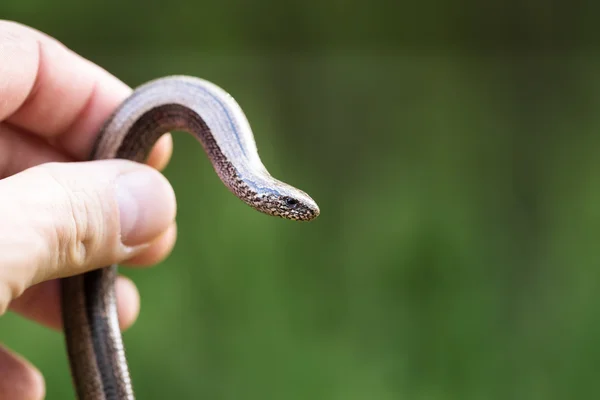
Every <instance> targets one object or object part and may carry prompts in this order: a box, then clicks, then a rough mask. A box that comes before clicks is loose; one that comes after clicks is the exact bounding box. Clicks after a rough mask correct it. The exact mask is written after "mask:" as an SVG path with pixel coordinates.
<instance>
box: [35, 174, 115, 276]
mask: <svg viewBox="0 0 600 400" xmlns="http://www.w3.org/2000/svg"><path fill="white" fill-rule="evenodd" d="M61 171H62V169H61V166H60V165H59V164H56V163H49V164H44V165H43V166H40V168H39V173H42V174H44V175H46V177H45V178H46V179H47V181H48V182H50V184H51V185H52V186H53V190H54V191H55V192H56V193H57V195H58V199H59V201H58V207H59V208H60V210H59V215H60V223H57V224H55V225H54V227H53V231H54V232H53V235H52V236H53V237H54V240H53V242H54V243H53V248H54V249H56V253H55V254H56V260H55V262H56V265H68V266H71V267H73V268H83V267H85V266H87V265H88V264H89V263H90V260H91V257H92V256H93V254H94V253H95V252H96V251H97V250H98V249H99V248H100V242H101V239H102V237H103V236H104V229H103V228H104V224H103V220H102V216H101V215H99V214H101V213H99V212H98V210H99V209H100V208H101V200H100V198H99V197H100V196H99V194H98V193H96V192H95V191H94V190H93V188H91V187H86V185H78V184H77V182H75V184H74V185H71V184H70V183H73V182H68V181H65V180H64V178H61Z"/></svg>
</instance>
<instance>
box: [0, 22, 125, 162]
mask: <svg viewBox="0 0 600 400" xmlns="http://www.w3.org/2000/svg"><path fill="white" fill-rule="evenodd" d="M0 48H1V49H2V51H1V52H0V65H2V67H1V69H0V75H1V76H2V77H3V79H2V80H1V83H0V93H2V94H3V101H2V103H0V104H1V105H0V120H3V119H6V118H8V120H9V122H11V123H13V124H15V125H18V126H20V127H22V128H24V129H26V130H27V131H29V132H32V133H36V134H38V135H41V136H44V137H56V136H58V135H64V134H69V133H71V132H74V131H77V132H79V133H80V135H79V136H78V137H75V136H74V135H73V137H72V138H71V139H72V140H71V143H66V142H65V143H64V145H65V146H66V147H67V148H68V149H69V150H70V151H71V152H72V154H73V155H74V156H75V157H76V158H78V159H80V158H85V157H86V156H87V154H88V153H89V150H90V149H91V146H92V142H93V135H94V133H95V132H97V131H98V130H99V128H100V126H101V125H102V122H103V121H104V120H105V119H106V118H107V117H108V116H109V115H110V113H111V112H112V110H114V108H115V107H116V106H117V105H118V104H120V103H121V102H122V101H123V99H124V98H125V97H126V96H128V95H129V93H130V92H131V89H129V88H128V87H127V86H126V85H125V84H124V83H122V82H121V81H119V80H118V79H116V78H114V77H112V76H111V75H109V74H108V73H107V72H106V71H104V70H102V69H101V68H99V67H97V66H95V65H94V64H92V63H91V62H89V61H87V60H85V59H83V58H82V57H80V56H78V55H77V54H75V53H73V52H72V51H70V50H68V49H67V48H66V47H65V46H63V45H62V44H61V43H59V42H58V41H56V40H55V39H52V38H50V37H49V36H47V35H45V34H43V33H41V32H39V31H36V30H34V29H31V28H29V27H26V26H23V25H20V24H17V23H14V22H9V21H0ZM58 99H60V101H57V100H58Z"/></svg>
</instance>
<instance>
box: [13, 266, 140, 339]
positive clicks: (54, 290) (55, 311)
mask: <svg viewBox="0 0 600 400" xmlns="http://www.w3.org/2000/svg"><path fill="white" fill-rule="evenodd" d="M115 291H116V295H117V310H118V314H119V325H120V326H121V329H122V330H125V329H127V328H129V327H130V326H131V325H132V324H133V323H134V322H135V320H136V319H137V316H138V314H139V311H140V296H139V293H138V290H137V288H136V287H135V284H134V283H133V282H131V281H130V280H129V279H128V278H125V277H123V276H119V277H118V278H117V281H116V283H115ZM9 309H10V310H11V311H14V312H16V313H18V314H21V315H22V316H24V317H25V318H28V319H31V320H33V321H35V322H37V323H39V324H41V325H44V326H47V327H48V328H52V329H56V330H60V329H62V326H63V325H62V315H61V307H60V280H58V279H53V280H51V281H46V282H42V283H39V284H37V285H35V286H32V287H30V288H29V289H27V290H25V292H23V294H22V295H21V296H19V297H18V298H16V299H15V300H13V301H12V303H11V304H10V306H9Z"/></svg>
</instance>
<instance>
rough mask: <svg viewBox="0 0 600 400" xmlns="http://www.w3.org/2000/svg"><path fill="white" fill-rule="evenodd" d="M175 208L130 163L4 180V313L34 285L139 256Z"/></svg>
mask: <svg viewBox="0 0 600 400" xmlns="http://www.w3.org/2000/svg"><path fill="white" fill-rule="evenodd" d="M40 193H43V196H41V195H40ZM175 209H176V206H175V196H174V193H173V189H172V188H171V186H170V185H169V183H168V181H167V180H166V179H165V178H164V177H163V176H162V175H161V174H160V173H159V172H157V171H156V170H154V169H152V168H150V167H147V166H144V165H142V164H138V163H134V162H130V161H124V160H106V161H94V162H80V163H49V164H44V165H41V166H37V167H34V168H30V169H28V170H26V171H24V172H21V173H19V174H17V175H13V176H11V177H9V178H6V179H4V180H2V181H0V221H2V224H0V314H1V313H2V311H4V310H5V309H6V306H7V305H8V303H9V302H10V301H11V300H13V299H14V298H16V297H18V296H19V295H20V294H21V293H22V292H23V291H24V290H25V289H26V288H27V287H30V286H32V285H34V284H36V283H39V282H41V281H44V280H48V279H53V278H58V277H65V276H69V275H76V274H81V273H83V272H86V271H89V270H91V269H93V268H98V267H102V266H105V265H110V264H114V263H118V262H121V261H123V260H126V259H131V258H133V257H134V256H135V255H137V254H139V253H140V252H141V251H143V250H144V249H145V248H147V246H148V243H150V242H151V241H153V240H154V239H155V238H156V237H158V236H159V235H160V234H162V232H164V231H165V230H167V229H168V228H169V226H170V225H171V223H172V222H173V220H174V218H175Z"/></svg>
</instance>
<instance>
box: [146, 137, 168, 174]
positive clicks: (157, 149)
mask: <svg viewBox="0 0 600 400" xmlns="http://www.w3.org/2000/svg"><path fill="white" fill-rule="evenodd" d="M172 154H173V136H171V134H170V133H167V134H165V135H163V136H162V137H161V138H160V139H158V141H157V142H156V145H154V148H153V149H152V151H151V152H150V155H149V156H148V160H147V161H146V164H148V165H150V166H151V167H154V168H156V169H157V170H159V171H162V170H163V169H165V168H166V167H167V164H169V161H170V160H171V155H172Z"/></svg>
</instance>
